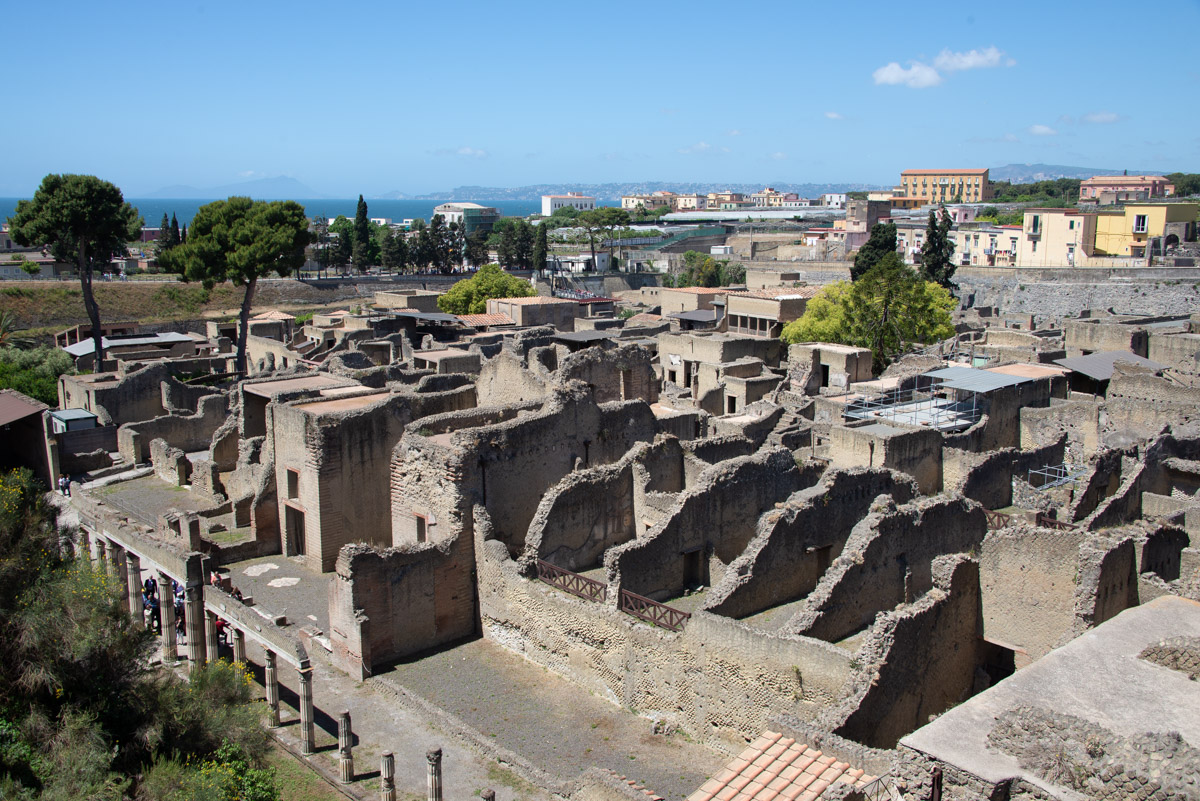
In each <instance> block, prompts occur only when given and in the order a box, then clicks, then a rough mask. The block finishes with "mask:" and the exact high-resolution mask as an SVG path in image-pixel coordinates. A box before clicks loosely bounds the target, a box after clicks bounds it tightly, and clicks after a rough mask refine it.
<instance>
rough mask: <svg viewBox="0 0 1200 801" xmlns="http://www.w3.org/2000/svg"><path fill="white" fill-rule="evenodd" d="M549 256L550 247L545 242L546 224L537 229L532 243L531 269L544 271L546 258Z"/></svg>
mask: <svg viewBox="0 0 1200 801" xmlns="http://www.w3.org/2000/svg"><path fill="white" fill-rule="evenodd" d="M549 255H550V246H549V243H548V242H547V241H546V224H545V223H544V222H543V223H542V224H540V225H539V226H538V227H537V239H536V240H535V241H534V243H533V269H535V270H544V269H546V258H547V257H548V256H549Z"/></svg>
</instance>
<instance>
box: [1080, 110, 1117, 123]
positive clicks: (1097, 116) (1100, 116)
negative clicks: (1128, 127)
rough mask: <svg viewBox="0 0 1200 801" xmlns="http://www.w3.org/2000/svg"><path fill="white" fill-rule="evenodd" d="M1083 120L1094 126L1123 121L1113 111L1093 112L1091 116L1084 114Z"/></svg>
mask: <svg viewBox="0 0 1200 801" xmlns="http://www.w3.org/2000/svg"><path fill="white" fill-rule="evenodd" d="M1081 119H1082V120H1083V121H1084V122H1090V123H1092V124H1093V125H1107V124H1108V123H1110V122H1116V121H1117V120H1119V119H1121V116H1120V115H1119V114H1114V113H1113V112H1111V111H1093V112H1092V113H1091V114H1084V115H1083V117H1082V118H1081Z"/></svg>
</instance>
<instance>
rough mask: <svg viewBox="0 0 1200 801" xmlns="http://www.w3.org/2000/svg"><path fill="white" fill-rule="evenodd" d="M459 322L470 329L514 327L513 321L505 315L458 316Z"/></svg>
mask: <svg viewBox="0 0 1200 801" xmlns="http://www.w3.org/2000/svg"><path fill="white" fill-rule="evenodd" d="M457 317H458V319H459V320H462V322H463V323H464V324H465V325H469V326H471V327H475V326H481V325H514V324H515V321H514V320H513V318H511V317H509V316H508V315H507V314H459V315H457Z"/></svg>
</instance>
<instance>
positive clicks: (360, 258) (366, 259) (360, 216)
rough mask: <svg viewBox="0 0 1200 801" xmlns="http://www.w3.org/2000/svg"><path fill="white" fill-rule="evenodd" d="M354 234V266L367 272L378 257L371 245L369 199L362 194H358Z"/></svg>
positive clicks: (360, 270) (362, 271)
mask: <svg viewBox="0 0 1200 801" xmlns="http://www.w3.org/2000/svg"><path fill="white" fill-rule="evenodd" d="M353 236H354V241H353V247H352V251H353V259H354V268H355V269H356V270H358V271H359V272H360V273H365V272H366V271H367V268H368V267H370V266H371V265H372V264H374V263H375V261H376V259H375V254H374V253H373V252H372V251H373V248H372V246H371V245H372V242H371V220H370V218H369V217H368V216H367V201H365V200H363V196H362V195H359V196H358V208H357V209H356V210H355V212H354V229H353Z"/></svg>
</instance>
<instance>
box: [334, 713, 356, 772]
mask: <svg viewBox="0 0 1200 801" xmlns="http://www.w3.org/2000/svg"><path fill="white" fill-rule="evenodd" d="M353 748H354V732H353V731H352V730H351V728H350V712H349V710H346V711H343V712H342V715H341V717H340V718H338V772H339V773H340V774H341V776H340V778H341V780H342V784H349V783H350V782H352V781H354V751H353Z"/></svg>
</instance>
